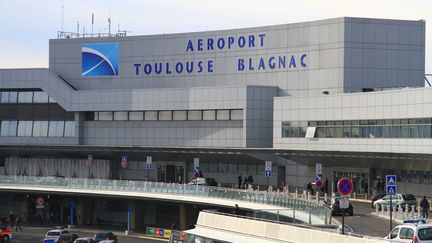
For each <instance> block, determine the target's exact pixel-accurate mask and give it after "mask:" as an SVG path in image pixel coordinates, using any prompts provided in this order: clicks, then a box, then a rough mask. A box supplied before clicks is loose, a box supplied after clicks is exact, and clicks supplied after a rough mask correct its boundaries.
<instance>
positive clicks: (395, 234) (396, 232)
mask: <svg viewBox="0 0 432 243" xmlns="http://www.w3.org/2000/svg"><path fill="white" fill-rule="evenodd" d="M398 232H399V228H396V229H394V230H392V232H391V233H390V239H394V238H396V237H397V235H398Z"/></svg>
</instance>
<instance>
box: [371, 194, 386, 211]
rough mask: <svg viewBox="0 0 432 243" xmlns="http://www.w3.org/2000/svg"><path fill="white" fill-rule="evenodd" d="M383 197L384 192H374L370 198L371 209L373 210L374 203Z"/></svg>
mask: <svg viewBox="0 0 432 243" xmlns="http://www.w3.org/2000/svg"><path fill="white" fill-rule="evenodd" d="M385 195H386V192H375V193H374V194H373V195H372V198H371V204H372V208H375V206H374V202H375V201H377V200H379V199H381V198H383V197H385Z"/></svg>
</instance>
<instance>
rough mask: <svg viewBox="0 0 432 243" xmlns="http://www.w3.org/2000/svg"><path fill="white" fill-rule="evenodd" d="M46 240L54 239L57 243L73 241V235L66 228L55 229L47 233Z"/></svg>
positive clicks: (70, 242)
mask: <svg viewBox="0 0 432 243" xmlns="http://www.w3.org/2000/svg"><path fill="white" fill-rule="evenodd" d="M45 240H54V242H55V243H72V242H73V241H72V235H71V234H70V233H69V231H67V230H64V229H53V230H50V231H48V232H47V233H46V234H45Z"/></svg>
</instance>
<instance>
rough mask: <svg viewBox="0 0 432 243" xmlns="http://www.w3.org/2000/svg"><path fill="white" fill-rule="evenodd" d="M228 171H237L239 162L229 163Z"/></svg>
mask: <svg viewBox="0 0 432 243" xmlns="http://www.w3.org/2000/svg"><path fill="white" fill-rule="evenodd" d="M228 173H234V174H236V173H237V164H232V163H230V164H228Z"/></svg>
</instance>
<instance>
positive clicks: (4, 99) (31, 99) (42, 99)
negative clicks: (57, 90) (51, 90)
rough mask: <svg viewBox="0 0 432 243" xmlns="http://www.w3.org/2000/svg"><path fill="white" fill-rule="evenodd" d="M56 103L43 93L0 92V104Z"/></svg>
mask: <svg viewBox="0 0 432 243" xmlns="http://www.w3.org/2000/svg"><path fill="white" fill-rule="evenodd" d="M55 102H56V101H55V100H54V99H53V98H51V97H50V96H48V95H47V94H46V93H45V92H43V91H20V92H18V91H2V92H0V103H55Z"/></svg>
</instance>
